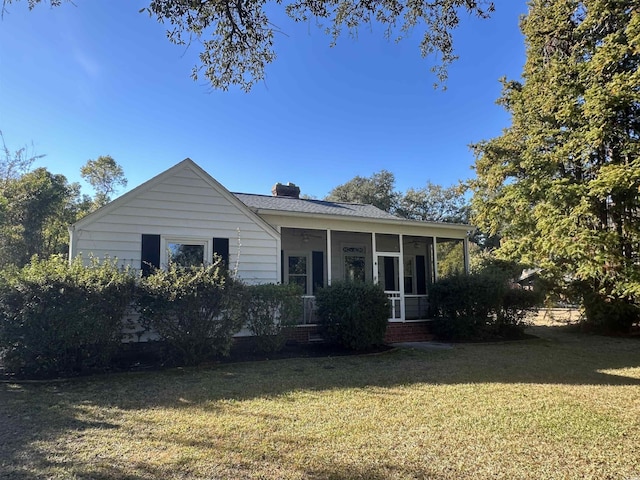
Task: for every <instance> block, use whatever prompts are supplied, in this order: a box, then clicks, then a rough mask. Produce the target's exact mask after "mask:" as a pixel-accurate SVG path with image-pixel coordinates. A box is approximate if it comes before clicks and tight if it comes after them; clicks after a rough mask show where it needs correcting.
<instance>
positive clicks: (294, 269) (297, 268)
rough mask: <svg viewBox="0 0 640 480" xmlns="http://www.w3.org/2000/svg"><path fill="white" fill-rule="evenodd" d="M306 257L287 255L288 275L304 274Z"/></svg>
mask: <svg viewBox="0 0 640 480" xmlns="http://www.w3.org/2000/svg"><path fill="white" fill-rule="evenodd" d="M306 274H307V257H289V275H306Z"/></svg>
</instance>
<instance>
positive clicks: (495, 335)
mask: <svg viewBox="0 0 640 480" xmlns="http://www.w3.org/2000/svg"><path fill="white" fill-rule="evenodd" d="M510 273H511V272H510V269H506V268H487V269H484V270H483V271H480V272H477V273H473V274H469V275H466V274H457V275H453V276H450V277H447V278H444V279H441V280H438V281H437V282H435V283H434V284H433V285H432V286H431V288H430V290H429V292H430V301H431V308H432V311H433V314H434V316H435V317H436V320H435V321H434V322H433V323H432V324H431V329H432V332H433V333H434V334H435V335H436V337H437V338H438V339H440V340H444V341H465V340H472V341H473V340H490V339H512V338H521V337H522V336H524V329H525V328H526V327H527V326H528V322H527V321H526V317H527V315H528V313H529V312H533V311H536V310H537V308H538V306H539V305H540V304H541V303H542V299H543V296H542V295H541V293H539V292H536V291H532V290H524V289H522V288H520V287H519V286H518V285H516V284H514V283H512V282H510V281H509V274H510Z"/></svg>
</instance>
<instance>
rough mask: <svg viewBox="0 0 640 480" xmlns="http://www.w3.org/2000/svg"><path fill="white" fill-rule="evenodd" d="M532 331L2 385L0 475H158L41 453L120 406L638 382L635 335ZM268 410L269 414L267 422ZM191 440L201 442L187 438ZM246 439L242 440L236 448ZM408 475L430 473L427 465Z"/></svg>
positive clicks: (351, 472)
mask: <svg viewBox="0 0 640 480" xmlns="http://www.w3.org/2000/svg"><path fill="white" fill-rule="evenodd" d="M531 333H533V334H535V335H537V336H538V337H539V338H538V339H535V340H525V341H520V342H511V343H509V342H507V343H500V344H463V345H456V346H455V347H454V348H453V349H452V350H434V351H421V350H414V349H400V350H396V351H392V352H388V353H384V354H380V355H371V356H353V357H333V358H304V359H287V360H277V361H264V362H253V363H242V364H219V365H213V366H207V367H201V368H188V369H172V370H168V371H162V372H137V373H129V374H116V375H105V376H96V377H89V378H82V379H74V380H69V381H63V382H50V383H47V382H43V383H23V384H9V383H4V384H0V478H17V479H21V478H40V477H41V474H40V473H38V472H43V471H46V472H56V471H60V470H62V471H64V472H66V473H67V474H68V472H70V471H73V475H75V477H74V478H82V479H85V478H86V479H88V478H95V479H108V478H125V479H132V480H139V479H143V478H161V477H162V472H159V471H155V470H154V469H153V468H152V467H151V466H150V465H146V464H142V465H138V466H136V467H135V469H134V470H135V472H134V473H131V472H128V471H125V470H122V469H119V468H120V467H117V466H110V465H101V466H99V467H98V466H96V464H94V463H93V462H91V461H85V462H84V463H82V462H80V463H78V462H77V461H76V463H75V464H73V465H72V466H69V465H67V464H66V463H65V461H66V460H63V459H56V457H55V455H54V456H53V457H52V456H51V455H49V454H44V453H43V452H42V451H41V450H40V447H39V446H38V442H40V441H48V440H50V439H55V438H56V437H57V436H59V435H62V434H68V433H69V432H73V434H74V435H79V436H81V435H83V434H85V432H99V431H102V430H109V429H119V428H121V424H120V419H119V415H120V413H119V412H122V411H123V410H146V409H152V408H169V409H177V410H180V409H183V408H194V407H196V408H198V409H200V410H203V411H216V410H217V409H227V410H228V409H230V408H237V407H234V406H233V405H237V403H234V402H241V401H243V400H251V399H256V398H278V399H279V400H281V401H283V402H286V401H288V400H289V399H288V396H289V395H293V394H295V393H296V392H301V391H306V392H320V391H324V390H337V389H353V388H356V389H357V388H365V387H366V388H376V387H379V388H380V391H381V392H385V395H386V394H389V395H392V394H393V392H392V391H388V390H386V389H387V388H388V387H395V386H403V385H411V384H434V385H455V384H474V383H504V384H519V383H525V384H556V385H618V386H625V385H626V386H637V385H640V379H638V378H637V374H636V375H635V376H625V372H624V369H628V368H638V367H640V341H638V340H636V339H625V338H608V337H599V336H590V335H583V334H579V333H575V332H571V331H568V330H566V329H563V328H558V327H549V326H544V327H541V326H538V327H534V328H533V329H532V331H531ZM230 405H231V406H230ZM96 410H97V411H98V412H100V413H99V414H96V413H95V412H96ZM96 415H97V416H96ZM269 415H270V414H265V418H264V419H263V420H264V421H269V420H270V419H269V418H268V416H269ZM273 415H274V417H275V416H277V414H275V413H274V414H273ZM278 420H279V421H281V419H278ZM88 434H92V433H88ZM163 441H165V442H179V441H180V438H179V436H178V435H176V436H174V437H172V438H165V439H163ZM184 441H185V442H186V441H189V442H191V443H193V442H194V440H193V439H189V438H187V439H185V440H184ZM313 441H315V440H314V439H312V438H310V439H309V442H313ZM196 443H197V441H196ZM192 446H193V447H196V448H198V447H204V445H197V444H194V445H192ZM247 448H249V449H250V447H247V446H242V447H241V448H240V450H239V452H243V451H246V450H247ZM292 448H295V446H292ZM239 452H236V454H240V453H239ZM257 454H258V453H256V455H257ZM389 468H390V467H388V466H386V467H385V466H367V465H363V466H361V467H357V468H356V467H353V466H348V465H340V464H333V465H326V466H323V467H322V470H321V471H315V470H310V471H308V472H306V473H305V475H306V477H305V478H334V479H338V480H340V479H347V478H349V479H350V478H368V479H374V480H375V479H382V478H388V476H389V475H390V472H389V470H388V469H389ZM403 475H404V476H410V477H411V476H415V477H425V475H428V467H427V466H425V469H424V470H422V471H420V472H403ZM47 476H49V474H47V475H45V477H47ZM63 477H65V475H62V477H61V478H63ZM184 478H188V475H187V474H185V476H184ZM220 478H225V477H224V476H222V477H220ZM246 478H250V475H249V474H247V476H246ZM426 478H438V477H437V476H435V477H434V476H427V477H426Z"/></svg>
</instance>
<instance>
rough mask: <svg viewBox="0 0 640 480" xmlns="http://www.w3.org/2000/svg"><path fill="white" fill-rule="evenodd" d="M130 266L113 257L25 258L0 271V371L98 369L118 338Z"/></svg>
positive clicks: (40, 374)
mask: <svg viewBox="0 0 640 480" xmlns="http://www.w3.org/2000/svg"><path fill="white" fill-rule="evenodd" d="M134 286H135V274H134V273H133V272H132V271H131V270H129V269H122V268H120V267H119V266H118V264H117V261H116V260H111V259H105V260H103V261H99V260H97V259H91V263H90V264H89V265H84V264H83V261H82V259H81V258H80V257H78V258H76V259H74V260H73V262H71V263H69V262H68V261H67V260H66V259H65V258H63V257H62V256H52V257H50V258H49V259H47V260H43V259H40V258H38V257H37V256H35V257H33V258H32V259H31V262H30V263H28V264H27V265H26V266H24V267H23V268H21V269H6V270H4V271H2V272H0V354H1V355H2V357H3V362H4V365H5V368H6V369H7V371H8V372H10V373H13V374H16V375H18V376H23V377H31V378H47V377H55V376H68V375H75V374H79V373H87V372H91V371H99V370H103V369H105V368H107V367H108V366H109V365H110V362H111V359H112V358H113V355H114V354H115V353H116V351H117V349H118V347H119V345H120V340H121V329H122V317H123V315H124V312H125V311H126V309H127V308H128V306H129V304H130V303H131V300H132V296H133V291H134Z"/></svg>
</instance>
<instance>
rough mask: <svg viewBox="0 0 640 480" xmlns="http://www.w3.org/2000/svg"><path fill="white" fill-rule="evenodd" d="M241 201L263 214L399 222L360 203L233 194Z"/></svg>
mask: <svg viewBox="0 0 640 480" xmlns="http://www.w3.org/2000/svg"><path fill="white" fill-rule="evenodd" d="M233 194H234V195H235V196H236V197H237V198H238V199H239V200H240V201H242V202H243V203H244V204H245V205H247V206H248V207H250V208H254V209H256V210H259V211H261V212H263V211H265V210H272V211H274V212H282V211H286V212H296V213H303V214H304V213H308V214H320V215H339V216H345V217H361V218H369V219H375V220H381V219H384V220H398V217H396V216H395V215H392V214H390V213H388V212H385V211H384V210H380V209H379V208H378V207H374V206H373V205H364V204H360V203H342V202H331V201H327V200H311V199H304V198H293V197H273V196H269V195H255V194H252V193H235V192H234V193H233Z"/></svg>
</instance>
